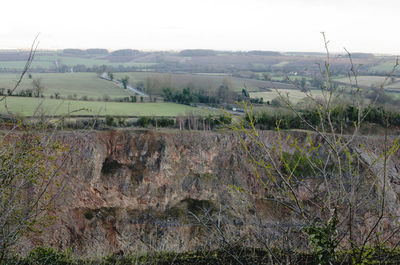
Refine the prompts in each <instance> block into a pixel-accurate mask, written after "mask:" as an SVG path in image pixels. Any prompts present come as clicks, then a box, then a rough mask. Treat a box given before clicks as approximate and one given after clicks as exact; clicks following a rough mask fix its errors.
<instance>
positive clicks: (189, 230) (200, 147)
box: [30, 130, 398, 256]
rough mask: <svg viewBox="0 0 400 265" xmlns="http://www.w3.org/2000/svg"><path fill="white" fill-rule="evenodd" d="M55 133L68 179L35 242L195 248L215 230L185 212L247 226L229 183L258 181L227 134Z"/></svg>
mask: <svg viewBox="0 0 400 265" xmlns="http://www.w3.org/2000/svg"><path fill="white" fill-rule="evenodd" d="M263 134H264V135H265V139H267V140H266V141H268V139H273V138H276V134H274V133H273V132H264V133H263ZM58 137H59V138H60V139H61V140H62V141H64V142H65V143H68V144H69V145H70V146H71V147H72V148H74V152H73V153H72V155H71V158H70V161H68V165H66V166H65V171H66V174H67V175H68V178H69V185H68V188H67V189H66V190H65V192H64V194H63V195H62V197H61V199H60V200H59V201H58V204H57V207H56V208H55V210H54V215H55V216H56V217H57V219H56V221H55V223H54V224H52V225H51V226H49V227H47V228H45V230H44V231H45V232H44V233H43V234H41V235H36V236H34V237H31V238H30V242H31V243H32V244H41V243H45V244H47V245H51V246H54V247H59V248H64V247H71V248H72V249H73V250H74V252H76V253H77V254H83V255H91V256H95V255H104V254H108V253H111V252H116V251H120V250H123V251H126V250H152V249H157V250H175V251H180V250H195V249H197V248H198V247H201V246H204V245H205V244H207V243H210V238H211V237H212V235H210V234H207V233H205V231H204V230H202V227H200V226H199V225H195V224H194V222H192V221H191V220H193V216H192V215H191V214H190V213H189V212H191V213H193V214H195V215H196V214H201V211H203V210H207V209H208V210H211V209H212V210H213V211H218V210H219V209H221V208H223V209H224V212H225V213H227V214H226V215H225V218H227V219H226V220H227V221H228V222H230V223H231V224H232V227H233V229H232V235H235V236H237V237H238V238H240V236H241V234H242V233H247V232H249V231H246V228H245V226H243V222H245V220H246V215H251V214H252V213H251V211H249V209H248V208H246V205H245V204H243V203H242V204H241V203H240V201H238V200H237V199H236V198H235V196H234V193H233V192H232V191H230V187H231V186H232V185H236V186H238V187H247V188H249V191H251V192H257V190H259V188H260V187H259V186H258V184H257V180H255V178H254V177H253V176H252V172H253V170H252V167H251V165H250V164H249V162H248V160H247V158H246V156H245V155H244V153H243V151H242V148H241V145H240V142H239V141H238V139H237V138H236V137H235V136H234V135H233V134H232V133H210V132H179V131H172V132H168V133H167V132H152V131H127V130H126V131H107V132H90V133H75V132H74V133H72V132H71V133H63V134H61V135H59V136H58ZM397 161H398V160H397ZM392 185H394V184H393V183H392ZM250 189H253V190H250ZM393 196H395V195H393ZM392 201H395V202H397V198H393V199H392ZM255 205H256V207H259V208H260V209H261V211H260V213H262V214H264V216H265V220H264V221H265V222H266V223H268V222H271V223H273V222H275V221H277V220H280V219H281V217H282V214H284V213H283V212H281V211H280V208H279V207H277V205H274V204H270V205H266V204H265V202H262V201H260V202H257V201H256V202H255ZM392 206H393V205H392ZM393 207H394V206H393ZM239 216H240V217H241V218H237V217H239Z"/></svg>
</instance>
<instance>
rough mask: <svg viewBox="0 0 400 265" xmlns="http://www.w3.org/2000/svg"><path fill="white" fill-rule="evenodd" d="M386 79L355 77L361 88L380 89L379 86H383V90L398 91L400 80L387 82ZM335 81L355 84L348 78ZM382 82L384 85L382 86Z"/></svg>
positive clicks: (380, 77)
mask: <svg viewBox="0 0 400 265" xmlns="http://www.w3.org/2000/svg"><path fill="white" fill-rule="evenodd" d="M386 79H387V78H386V76H358V77H357V81H358V85H359V86H361V87H370V86H375V87H380V86H381V85H384V88H390V89H400V78H393V79H392V78H389V79H387V80H386ZM385 80H386V82H385ZM335 81H338V82H342V83H345V84H350V83H352V84H353V85H354V84H355V79H354V78H351V80H349V78H348V77H345V78H339V79H335ZM384 82H385V84H383V83H384Z"/></svg>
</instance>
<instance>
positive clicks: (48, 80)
mask: <svg viewBox="0 0 400 265" xmlns="http://www.w3.org/2000/svg"><path fill="white" fill-rule="evenodd" d="M18 78H19V75H16V74H0V88H5V90H7V89H9V88H10V89H11V88H12V87H14V85H15V83H16V82H17V80H18ZM33 78H40V79H41V82H42V84H43V86H44V93H43V94H44V95H45V96H51V95H54V94H55V93H59V94H60V96H61V97H68V96H74V95H76V96H77V98H78V99H79V98H81V97H83V96H87V97H89V98H93V99H97V98H103V96H105V95H108V96H109V97H110V98H120V97H126V96H130V95H133V93H131V92H129V91H128V90H125V89H123V88H122V87H121V86H118V85H116V84H115V83H113V82H109V81H106V80H103V79H100V78H98V77H97V75H96V73H46V74H36V73H34V74H33ZM22 89H32V79H29V78H28V75H25V77H24V79H23V82H22V83H21V85H20V87H19V88H18V90H22Z"/></svg>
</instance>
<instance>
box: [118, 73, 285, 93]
mask: <svg viewBox="0 0 400 265" xmlns="http://www.w3.org/2000/svg"><path fill="white" fill-rule="evenodd" d="M125 76H128V77H129V83H130V84H132V85H135V84H136V83H137V82H139V81H141V82H144V83H146V80H147V79H148V78H151V79H152V80H153V81H154V80H155V82H156V83H158V88H157V89H156V92H155V94H159V95H160V94H161V93H162V87H165V86H170V87H173V88H177V89H182V88H184V87H187V86H188V85H191V86H192V87H194V88H195V89H202V90H205V91H217V89H218V87H219V86H220V85H221V84H222V82H223V81H224V79H227V80H228V81H229V82H230V83H231V84H232V90H234V91H236V92H241V91H242V89H243V88H245V87H246V89H247V90H248V91H250V92H258V91H261V90H262V89H263V88H271V87H273V86H274V85H275V86H285V87H286V86H287V85H286V84H282V85H279V84H271V82H269V81H263V80H255V79H248V78H237V77H231V76H229V75H222V74H214V75H211V74H200V73H199V74H188V73H182V74H176V73H155V72H128V73H115V74H114V77H115V78H116V79H121V78H123V77H125ZM278 88H280V87H278Z"/></svg>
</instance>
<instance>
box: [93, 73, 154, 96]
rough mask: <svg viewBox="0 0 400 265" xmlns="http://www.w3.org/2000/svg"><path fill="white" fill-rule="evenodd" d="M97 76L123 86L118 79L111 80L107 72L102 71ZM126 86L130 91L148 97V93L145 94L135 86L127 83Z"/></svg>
mask: <svg viewBox="0 0 400 265" xmlns="http://www.w3.org/2000/svg"><path fill="white" fill-rule="evenodd" d="M99 78H101V79H104V80H107V81H111V82H114V83H116V84H118V85H120V86H123V84H122V82H121V81H118V80H111V79H110V78H109V77H108V76H107V73H103V74H101V75H99ZM126 88H127V89H129V90H130V91H132V92H133V93H135V94H138V95H140V96H143V97H148V96H149V95H147V94H146V93H144V92H143V91H140V90H138V89H136V88H134V87H131V86H130V85H127V86H126Z"/></svg>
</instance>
